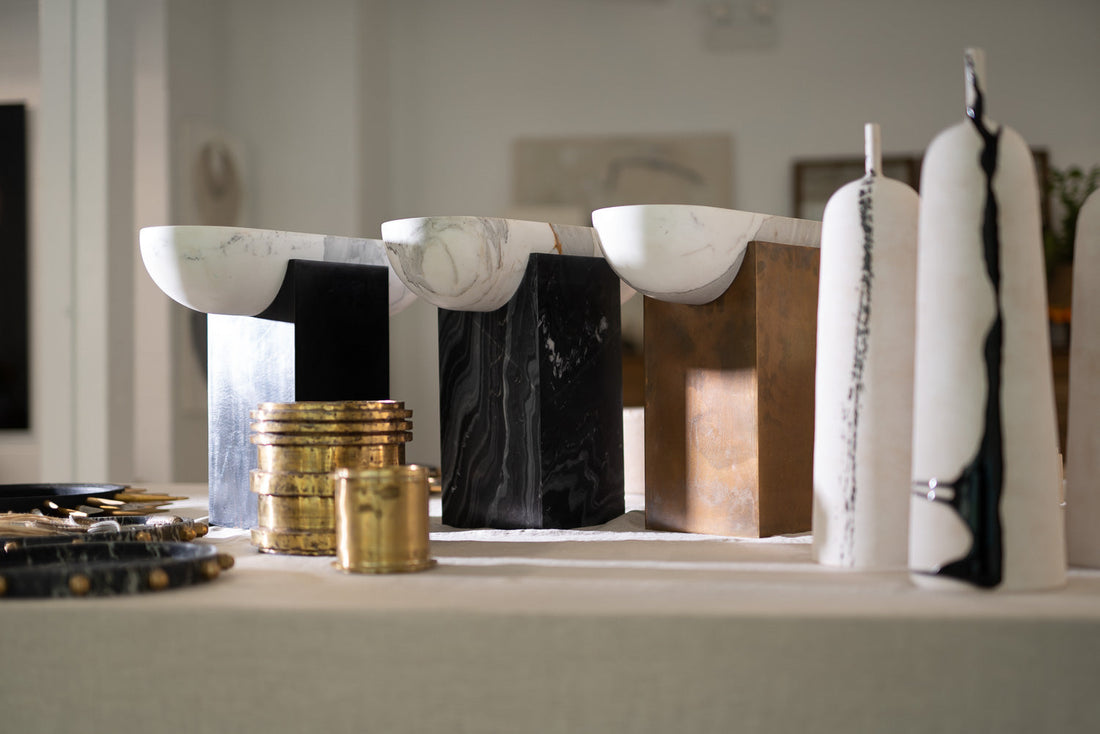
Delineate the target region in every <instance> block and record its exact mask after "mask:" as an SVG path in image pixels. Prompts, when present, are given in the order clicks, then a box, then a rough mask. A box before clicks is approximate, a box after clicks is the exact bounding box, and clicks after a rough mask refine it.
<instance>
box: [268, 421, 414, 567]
mask: <svg viewBox="0 0 1100 734" xmlns="http://www.w3.org/2000/svg"><path fill="white" fill-rule="evenodd" d="M251 416H252V443H253V444H255V445H256V449H257V453H258V458H259V464H258V465H259V468H258V469H256V470H253V472H252V474H251V477H250V483H251V488H252V491H253V492H255V493H256V494H257V495H259V503H258V504H259V513H258V514H259V517H258V520H259V527H257V528H255V529H254V530H253V531H252V544H253V545H254V546H256V547H257V548H259V549H260V550H261V551H264V552H267V553H294V554H300V555H334V554H335V553H336V511H335V507H336V506H335V499H334V498H335V495H336V485H335V481H334V472H335V471H337V470H338V469H379V468H383V467H388V466H395V465H399V464H404V463H405V444H406V443H408V442H409V441H410V440H412V421H411V418H412V411H411V410H406V409H405V404H404V403H403V402H400V401H394V400H379V401H347V402H298V403H260V405H259V407H258V408H257V409H256V410H254V411H252V413H251Z"/></svg>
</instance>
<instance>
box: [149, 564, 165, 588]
mask: <svg viewBox="0 0 1100 734" xmlns="http://www.w3.org/2000/svg"><path fill="white" fill-rule="evenodd" d="M149 588H150V589H152V590H153V591H160V590H161V589H167V588H168V572H167V571H165V570H164V569H163V568H154V569H153V570H152V571H150V572H149Z"/></svg>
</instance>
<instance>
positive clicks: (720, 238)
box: [592, 204, 821, 305]
mask: <svg viewBox="0 0 1100 734" xmlns="http://www.w3.org/2000/svg"><path fill="white" fill-rule="evenodd" d="M592 223H593V225H594V226H595V228H596V231H597V232H598V233H599V237H598V238H597V242H599V244H600V248H601V250H602V251H603V255H604V258H606V260H607V262H608V263H609V264H610V265H611V267H612V268H613V269H614V270H615V272H616V273H618V275H619V277H620V278H622V279H623V281H624V282H625V283H626V284H627V285H629V286H631V287H633V288H634V289H635V290H637V291H639V292H641V293H644V294H645V295H647V296H652V297H653V298H656V299H658V300H662V301H670V302H673V303H688V304H695V305H698V304H701V303H708V302H709V301H713V300H714V299H715V298H717V297H718V296H720V295H722V293H724V292H725V290H726V289H727V288H728V287H729V285H730V283H732V282H733V279H734V277H735V276H736V275H737V271H738V270H739V269H740V268H741V261H742V260H744V258H745V250H746V249H747V248H748V245H749V242H751V241H753V240H763V241H767V242H776V243H780V244H789V245H805V246H810V247H819V246H820V244H821V222H814V221H809V220H805V219H790V218H787V217H777V216H772V215H770V214H754V213H752V212H742V211H736V210H734V209H721V208H718V207H712V206H695V205H688V204H640V205H634V206H616V207H609V208H607V209H597V210H596V211H594V212H592Z"/></svg>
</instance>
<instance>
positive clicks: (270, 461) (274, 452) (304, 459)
mask: <svg viewBox="0 0 1100 734" xmlns="http://www.w3.org/2000/svg"><path fill="white" fill-rule="evenodd" d="M256 449H257V454H258V455H259V465H258V467H259V470H260V471H266V472H308V473H325V474H327V473H329V472H333V471H336V470H337V469H339V468H341V467H350V468H356V469H368V468H370V467H373V466H388V465H390V464H401V463H403V462H404V461H405V444H404V443H394V444H387V445H377V446H257V447H256Z"/></svg>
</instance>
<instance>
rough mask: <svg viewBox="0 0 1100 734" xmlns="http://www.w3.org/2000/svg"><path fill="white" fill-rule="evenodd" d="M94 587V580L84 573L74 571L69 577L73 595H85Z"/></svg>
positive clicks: (70, 589)
mask: <svg viewBox="0 0 1100 734" xmlns="http://www.w3.org/2000/svg"><path fill="white" fill-rule="evenodd" d="M91 588H92V582H91V581H90V580H89V579H88V577H87V576H85V575H84V574H82V573H74V574H73V575H72V576H70V577H69V591H71V592H73V596H84V595H85V594H87V593H88V592H89V591H90V590H91Z"/></svg>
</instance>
